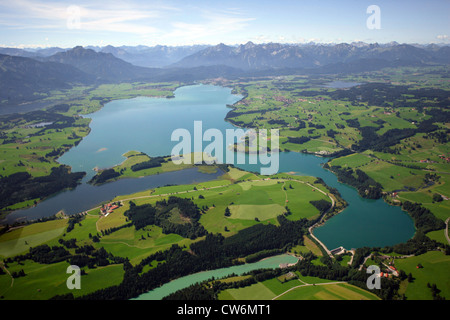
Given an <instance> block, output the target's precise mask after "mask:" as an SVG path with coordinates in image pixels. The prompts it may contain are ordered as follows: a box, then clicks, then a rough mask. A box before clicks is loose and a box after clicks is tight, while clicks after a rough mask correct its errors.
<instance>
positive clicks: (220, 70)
mask: <svg viewBox="0 0 450 320" xmlns="http://www.w3.org/2000/svg"><path fill="white" fill-rule="evenodd" d="M133 62H134V63H133ZM137 64H139V65H137ZM436 64H441V65H442V64H446V65H448V64H450V47H449V46H438V45H428V46H415V45H410V44H398V43H391V44H384V45H380V44H365V43H352V44H346V43H342V44H334V45H329V44H303V45H291V44H279V43H269V44H254V43H252V42H248V43H246V44H242V45H238V46H228V45H225V44H219V45H216V46H185V47H166V46H156V47H146V46H137V47H126V46H123V47H113V46H106V47H101V48H100V47H86V48H83V47H81V46H77V47H75V48H72V49H68V50H66V49H61V48H47V49H40V50H34V51H27V50H23V49H14V48H0V105H14V104H18V103H23V102H26V101H33V100H37V99H39V97H40V95H39V93H46V92H49V91H50V90H54V89H64V88H70V87H71V86H73V85H78V84H83V85H90V84H100V83H119V82H130V81H183V82H190V81H195V80H201V79H206V78H216V77H228V78H230V77H238V76H262V75H280V74H326V73H353V72H362V71H372V70H379V69H381V68H384V67H395V66H420V65H436ZM143 65H146V66H143ZM149 66H155V67H149ZM156 66H158V67H156Z"/></svg>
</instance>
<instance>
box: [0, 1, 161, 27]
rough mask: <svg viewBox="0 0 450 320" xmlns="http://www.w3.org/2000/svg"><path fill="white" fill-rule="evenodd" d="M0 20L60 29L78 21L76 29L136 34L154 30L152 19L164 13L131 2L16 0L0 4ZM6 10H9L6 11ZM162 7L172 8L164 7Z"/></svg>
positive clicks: (24, 25) (3, 22) (10, 24)
mask: <svg viewBox="0 0 450 320" xmlns="http://www.w3.org/2000/svg"><path fill="white" fill-rule="evenodd" d="M1 7H4V9H5V10H2V11H3V12H4V13H0V24H2V25H4V26H7V27H9V28H12V29H37V30H39V29H57V30H61V29H62V28H67V27H68V26H70V23H72V21H78V23H79V25H78V28H76V29H81V30H86V31H109V32H125V33H134V34H147V33H154V32H156V31H157V28H155V27H154V26H152V25H151V22H153V19H157V18H159V17H160V16H161V12H160V10H161V9H160V8H157V7H155V8H154V9H149V8H146V7H145V6H144V7H137V6H133V5H132V4H128V3H114V4H111V3H109V2H108V6H105V5H101V4H99V3H94V4H90V3H87V4H79V5H78V4H77V5H73V4H64V3H60V2H48V1H46V2H44V1H29V0H14V1H10V2H9V3H7V4H1ZM6 10H7V12H5V11H6ZM163 10H170V8H169V7H164V9H163Z"/></svg>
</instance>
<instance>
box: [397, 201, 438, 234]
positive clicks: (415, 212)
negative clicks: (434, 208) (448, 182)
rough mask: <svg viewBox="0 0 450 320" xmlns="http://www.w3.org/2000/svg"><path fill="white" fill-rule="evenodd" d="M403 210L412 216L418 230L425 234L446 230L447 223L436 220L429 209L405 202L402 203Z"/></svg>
mask: <svg viewBox="0 0 450 320" xmlns="http://www.w3.org/2000/svg"><path fill="white" fill-rule="evenodd" d="M402 209H403V210H405V211H407V212H408V213H409V214H410V215H411V217H412V218H413V219H414V224H415V226H416V229H418V230H420V231H422V232H423V233H427V232H430V231H435V230H441V229H444V228H445V223H444V222H443V221H442V220H441V219H438V218H436V216H435V215H434V214H433V213H432V212H431V211H430V210H429V209H427V208H424V207H422V205H420V204H418V203H412V202H410V201H405V202H403V203H402Z"/></svg>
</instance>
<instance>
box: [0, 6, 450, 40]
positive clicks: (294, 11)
mask: <svg viewBox="0 0 450 320" xmlns="http://www.w3.org/2000/svg"><path fill="white" fill-rule="evenodd" d="M370 5H377V6H378V7H379V9H380V16H379V17H380V20H379V21H380V24H379V25H380V28H379V29H369V28H368V27H367V25H366V21H367V19H368V18H369V17H370V16H371V13H367V8H368V7H369V6H370ZM0 35H1V37H0V46H8V47H51V46H59V47H63V48H68V47H74V46H76V45H83V46H87V45H94V46H104V45H108V44H110V45H114V46H121V45H139V44H141V45H148V46H154V45H157V44H161V45H171V46H174V45H192V44H218V43H225V44H241V43H246V42H247V41H253V42H255V43H267V42H281V43H305V42H310V41H314V42H320V43H330V42H335V43H341V42H347V43H350V42H353V41H364V42H368V43H374V42H378V43H387V42H390V41H397V42H400V43H450V1H449V0H431V1H417V0H408V1H406V0H389V1H380V0H371V1H366V0H341V1H338V0H317V1H304V0H276V1H275V0H272V1H266V0H257V1H255V0H240V1H236V0H232V1H229V0H222V1H217V0H158V1H153V0H149V1H137V0H134V1H113V0H110V1H85V0H71V1H55V0H49V1H47V0H0Z"/></svg>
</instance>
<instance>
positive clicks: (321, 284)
mask: <svg viewBox="0 0 450 320" xmlns="http://www.w3.org/2000/svg"><path fill="white" fill-rule="evenodd" d="M302 282H303V281H302ZM340 283H347V282H346V281H335V282H326V283H314V284H311V283H308V284H301V285H299V286H296V287H293V288H290V289H288V290H286V291H285V292H283V293H282V294H279V295H277V296H276V297H274V298H272V300H276V299H278V298H279V297H281V296H283V295H285V294H286V293H288V292H289V291H292V290H294V289H298V288H301V287H309V286H325V285H329V284H340Z"/></svg>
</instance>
